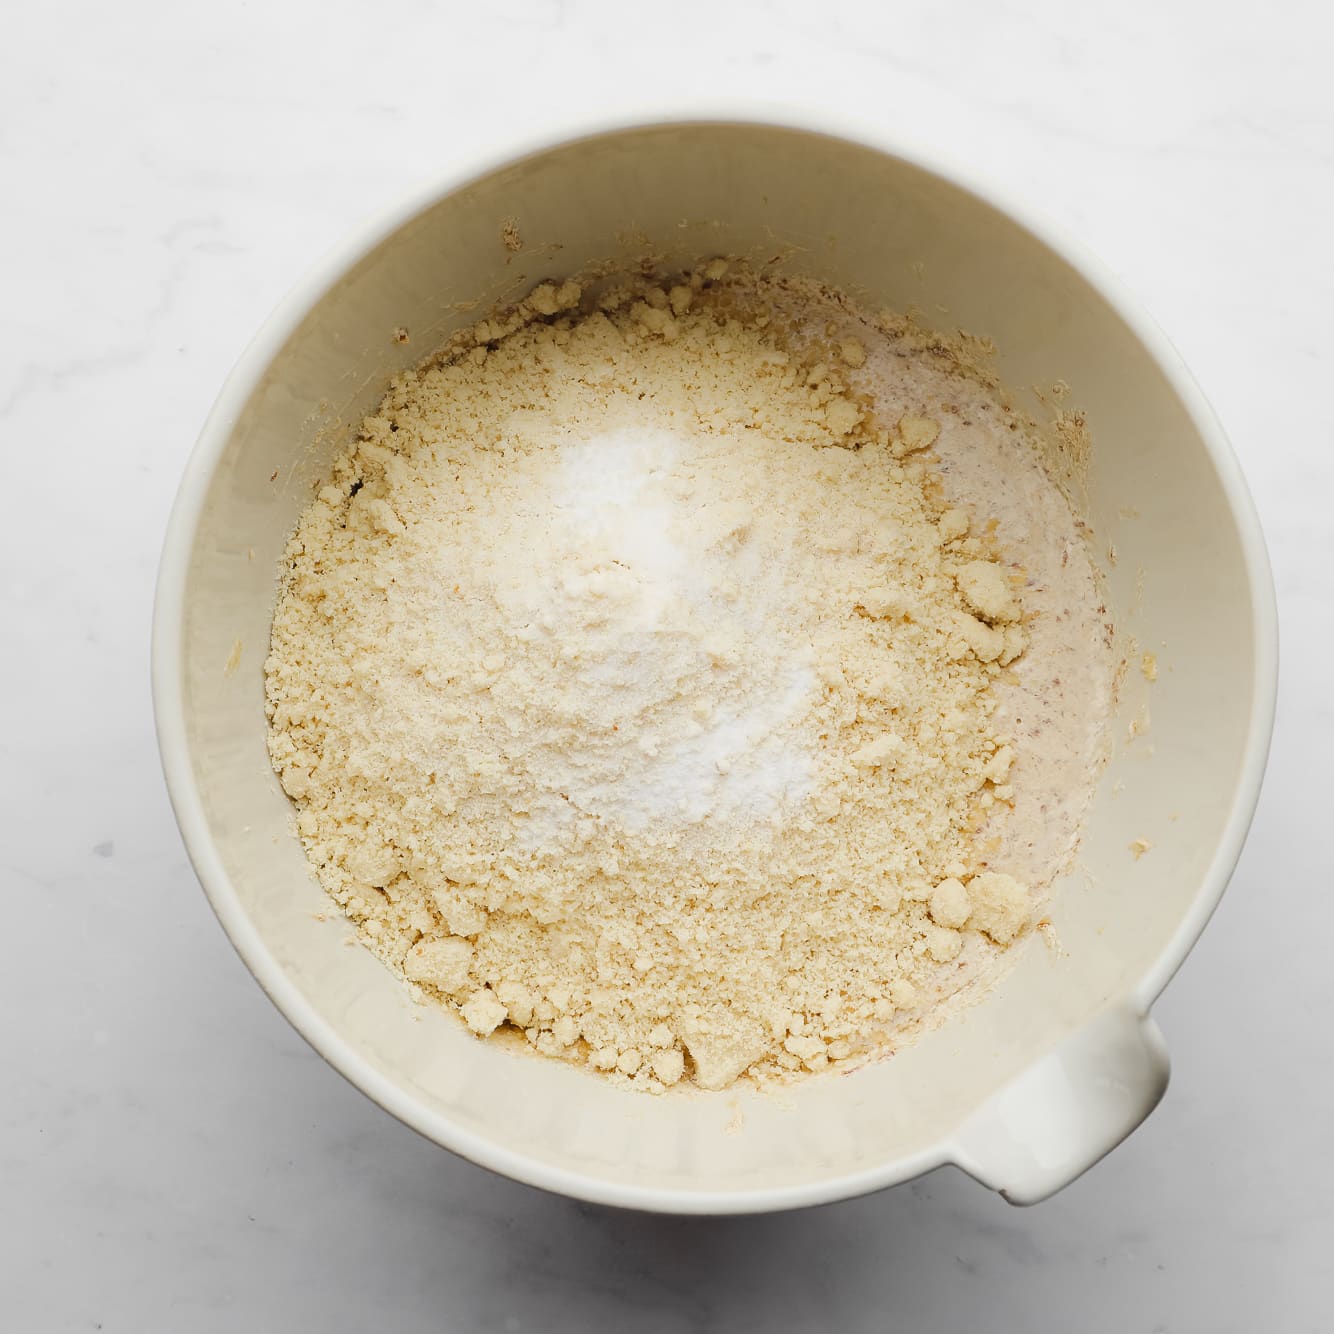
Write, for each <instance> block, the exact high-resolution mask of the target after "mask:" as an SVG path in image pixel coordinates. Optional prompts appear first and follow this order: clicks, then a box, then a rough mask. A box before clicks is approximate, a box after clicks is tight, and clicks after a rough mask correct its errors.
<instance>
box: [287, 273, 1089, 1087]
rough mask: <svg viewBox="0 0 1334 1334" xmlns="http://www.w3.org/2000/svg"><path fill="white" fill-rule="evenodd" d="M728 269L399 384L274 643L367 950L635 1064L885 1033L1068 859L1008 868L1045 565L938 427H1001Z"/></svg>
mask: <svg viewBox="0 0 1334 1334" xmlns="http://www.w3.org/2000/svg"><path fill="white" fill-rule="evenodd" d="M724 268H725V266H723V265H722V264H721V261H715V262H714V263H713V264H712V265H710V266H709V267H708V268H706V269H705V270H703V271H701V272H699V273H695V274H692V275H688V276H687V278H686V279H684V280H683V281H681V282H680V283H678V284H676V285H674V286H672V287H670V288H665V287H660V286H657V285H656V284H655V283H653V282H651V281H648V280H634V281H626V282H623V283H620V284H618V285H617V286H616V287H615V288H613V289H611V291H610V292H609V293H608V294H606V295H604V296H603V297H602V298H600V299H598V300H593V299H590V298H587V297H585V296H584V294H583V293H581V291H580V289H579V287H578V285H577V284H574V283H564V284H561V285H560V286H556V285H554V284H544V285H543V286H542V287H539V288H538V289H536V290H535V292H534V293H533V294H532V295H531V296H530V297H529V298H528V300H527V301H526V302H524V303H523V304H521V305H520V306H519V307H518V308H517V309H516V310H515V311H513V312H512V313H510V314H509V315H507V316H505V317H503V318H499V319H493V320H489V321H486V322H484V323H483V324H482V325H479V326H478V327H477V328H476V329H475V330H474V331H473V333H472V335H471V337H464V338H461V339H459V340H456V342H455V344H454V345H452V347H451V349H450V351H449V353H448V354H447V355H445V356H444V357H442V358H441V359H440V360H438V361H436V362H434V363H432V364H429V365H427V366H424V367H423V368H421V369H420V370H418V371H415V372H411V373H409V374H406V375H403V376H401V377H399V378H398V379H397V380H396V381H395V382H394V384H393V385H392V387H391V389H390V391H389V393H388V395H387V396H386V398H385V400H384V402H383V403H382V405H381V407H380V408H379V410H378V411H377V412H376V413H375V414H373V415H372V416H371V417H370V418H368V419H367V420H366V422H365V423H364V424H363V427H362V431H361V435H360V439H359V441H358V443H357V444H356V446H355V447H354V448H353V449H352V450H351V451H349V452H348V453H347V454H346V455H344V456H343V457H341V458H339V459H338V460H337V461H336V463H335V466H334V469H333V473H332V476H331V478H330V480H329V482H328V484H327V485H325V486H324V487H323V489H322V490H321V491H320V493H319V495H318V497H317V498H316V500H315V501H314V503H313V504H312V505H311V506H310V508H309V509H308V510H307V511H306V513H305V514H304V515H303V516H302V519H301V522H300V524H299V526H298V529H297V532H296V534H295V535H294V536H293V538H292V540H291V542H290V544H289V548H288V557H289V562H290V565H289V572H288V575H287V577H286V580H285V582H284V586H283V589H282V593H281V596H280V599H279V603H278V607H277V610H276V613H275V617H274V629H273V642H272V649H271V654H270V657H269V660H268V663H267V668H266V670H267V682H268V701H269V718H270V751H271V754H272V757H273V762H274V766H275V768H276V769H277V771H278V773H279V775H280V777H281V779H282V782H283V785H284V787H285V788H286V790H287V792H288V793H289V794H290V795H291V797H292V798H293V800H294V802H295V803H296V806H297V811H298V828H299V830H300V833H301V836H302V838H303V840H304V842H305V845H306V847H307V849H308V852H309V854H310V857H311V860H312V863H313V864H314V866H315V868H316V870H317V872H318V874H319V876H320V879H321V881H322V883H323V884H324V885H325V887H326V888H327V889H328V891H329V892H330V894H331V895H333V897H334V898H335V899H336V900H337V901H338V903H339V904H340V905H342V907H343V908H344V910H345V911H346V912H347V914H348V916H349V917H350V918H351V919H352V921H353V922H354V923H356V925H357V928H358V930H359V932H360V933H361V935H362V938H363V939H364V940H365V941H366V943H367V944H368V945H370V947H371V948H372V949H374V950H375V951H376V952H377V953H378V954H379V955H380V956H381V957H382V958H384V959H385V960H386V962H387V963H389V964H390V966H392V967H394V968H396V969H398V970H400V971H401V972H402V973H403V974H404V975H405V976H406V977H407V978H408V979H409V980H410V981H411V982H412V983H413V984H414V985H415V986H416V987H417V988H418V989H419V995H421V996H422V998H423V999H429V1000H432V1001H436V1002H440V1003H444V1004H446V1005H448V1006H450V1007H453V1008H454V1009H456V1010H457V1012H458V1013H459V1014H460V1015H461V1016H462V1018H463V1020H464V1022H465V1023H467V1024H468V1025H469V1027H471V1028H472V1029H473V1031H474V1032H476V1033H478V1034H479V1035H482V1036H486V1035H489V1034H491V1033H492V1032H494V1031H495V1030H496V1029H497V1028H500V1027H501V1026H508V1027H509V1028H511V1029H513V1030H517V1031H519V1032H521V1033H522V1034H523V1035H524V1036H525V1037H526V1039H527V1040H528V1042H529V1043H530V1044H531V1045H532V1046H533V1047H534V1048H535V1049H536V1050H537V1051H539V1052H542V1053H544V1054H546V1055H549V1056H556V1057H560V1058H562V1059H566V1060H571V1061H576V1062H580V1063H586V1064H588V1065H591V1066H592V1067H593V1068H594V1069H596V1070H600V1071H604V1072H606V1073H607V1074H608V1075H609V1076H611V1077H614V1078H617V1079H620V1080H622V1081H625V1082H628V1083H630V1084H632V1085H634V1086H635V1087H639V1088H644V1089H647V1090H651V1091H661V1090H662V1089H663V1088H665V1087H666V1086H669V1085H671V1084H674V1083H677V1082H678V1081H681V1080H683V1079H689V1080H693V1082H694V1083H696V1084H698V1085H700V1086H702V1087H705V1088H721V1087H725V1086H726V1085H727V1084H729V1083H731V1082H733V1081H734V1080H735V1079H737V1078H739V1077H741V1076H742V1075H743V1074H749V1075H750V1077H752V1078H759V1079H762V1078H766V1077H773V1076H788V1075H792V1074H795V1073H801V1072H808V1071H814V1070H819V1069H822V1068H824V1067H827V1066H829V1065H830V1064H831V1063H833V1064H843V1065H846V1064H848V1063H850V1062H854V1061H856V1060H859V1059H865V1058H866V1057H867V1056H868V1055H872V1054H874V1053H875V1052H877V1051H880V1050H884V1049H885V1048H886V1046H887V1044H889V1043H890V1042H892V1041H893V1040H894V1039H895V1038H896V1036H897V1035H900V1034H902V1033H903V1032H905V1031H906V1029H907V1028H908V1027H909V1026H911V1025H914V1024H917V1023H919V1022H920V1021H921V1020H922V1019H923V1017H924V1016H925V1015H927V1014H929V1013H930V1012H932V1008H933V1007H934V1006H935V1005H936V1003H937V1002H938V1001H939V1000H940V999H941V998H942V997H944V996H947V995H948V994H950V993H951V992H953V991H955V990H957V989H958V987H959V986H961V985H962V984H963V983H964V982H966V981H968V980H970V979H971V978H974V977H980V976H983V975H984V974H985V972H986V969H987V967H988V966H990V964H991V962H992V960H993V958H994V957H995V956H997V954H998V952H999V950H1000V948H1001V947H1002V946H1004V945H1006V944H1008V943H1009V942H1010V941H1012V940H1014V939H1015V938H1016V937H1017V936H1019V935H1020V934H1021V933H1022V931H1023V929H1024V927H1025V926H1026V925H1027V924H1028V922H1029V921H1030V919H1031V918H1032V916H1033V914H1034V907H1035V902H1036V900H1035V898H1034V895H1033V893H1032V890H1033V889H1034V888H1036V887H1037V884H1038V881H1035V880H1034V879H1033V877H1032V874H1031V870H1032V868H1034V867H1036V869H1037V870H1038V871H1039V872H1040V873H1041V876H1042V877H1045V876H1049V875H1050V874H1051V873H1053V872H1054V871H1055V870H1057V869H1059V867H1058V866H1057V865H1056V864H1055V862H1054V860H1052V861H1046V862H1044V861H1043V860H1042V859H1041V858H1040V857H1038V856H1037V853H1036V852H1035V851H1034V849H1035V847H1036V846H1037V845H1038V842H1040V840H1035V839H1033V838H1030V837H1027V836H1025V837H1024V838H1022V839H1021V840H1019V842H1020V843H1022V845H1023V847H1024V849H1025V852H1024V854H1023V855H1024V856H1025V857H1026V858H1027V861H1026V862H1025V864H1024V867H1021V866H1020V865H1019V864H1018V861H1016V860H1013V859H1012V860H1008V861H1006V860H1002V861H999V862H998V861H997V857H998V856H1005V855H1007V854H1006V852H1005V850H1006V849H1007V848H1012V847H1014V846H1015V843H1014V840H1010V841H1008V842H1007V829H1008V828H1009V820H1010V806H1011V803H1014V802H1016V800H1018V799H1017V798H1016V793H1017V792H1019V793H1022V790H1023V774H1024V766H1025V763H1026V760H1025V750H1024V742H1023V741H1021V739H1020V738H1019V736H1018V735H1017V730H1018V729H1017V726H1016V727H1012V726H1011V724H1010V722H1009V721H1008V719H1009V718H1010V716H1011V715H1015V716H1018V713H1019V709H1018V706H1017V705H1016V704H1014V701H1016V700H1020V699H1023V698H1025V697H1026V696H1025V693H1024V692H1025V691H1026V690H1029V691H1031V690H1032V689H1034V688H1035V687H1034V683H1043V685H1042V688H1043V690H1044V691H1046V692H1047V693H1050V692H1051V690H1053V689H1055V687H1054V686H1052V685H1051V682H1050V680H1048V678H1046V677H1044V676H1043V674H1042V672H1041V670H1037V671H1035V672H1033V673H1029V674H1028V675H1027V676H1025V675H1024V672H1025V669H1026V664H1027V658H1028V657H1029V656H1030V655H1029V654H1028V653H1026V649H1027V646H1028V644H1029V642H1030V636H1031V635H1036V636H1037V637H1038V640H1040V641H1041V642H1043V643H1046V642H1047V641H1046V640H1044V639H1042V636H1043V634H1044V627H1043V625H1042V624H1035V623H1034V620H1033V617H1034V615H1035V613H1033V612H1032V611H1031V609H1030V605H1029V604H1030V602H1032V604H1033V606H1037V607H1042V608H1045V607H1046V606H1047V605H1048V602H1049V601H1050V599H1051V597H1052V596H1053V594H1052V593H1051V590H1050V588H1046V587H1042V588H1039V587H1034V588H1031V589H1030V588H1026V587H1025V578H1024V575H1023V573H1022V571H1018V570H1016V569H1014V568H1013V567H1012V566H1011V565H1008V564H1005V563H1002V561H1001V560H999V559H998V557H999V556H1000V554H1001V552H1000V547H999V546H998V545H997V539H996V538H994V537H993V536H991V535H989V522H988V521H989V518H990V517H991V516H990V515H988V514H987V512H986V511H985V510H984V509H979V508H978V507H977V506H975V505H972V504H969V503H966V502H965V501H963V500H961V498H960V497H959V496H957V495H952V496H950V497H949V499H948V500H947V499H946V497H945V496H944V495H943V494H942V493H941V489H940V487H939V486H938V485H937V482H936V473H935V472H934V471H933V468H932V459H933V455H932V454H931V452H930V451H932V450H933V449H936V448H942V449H943V448H944V447H945V446H947V445H949V444H950V443H951V442H952V441H954V440H955V439H956V438H957V437H958V433H959V432H960V431H963V430H965V429H966V430H968V431H981V432H983V433H989V436H988V438H994V439H995V440H997V441H1003V442H1004V443H1005V447H1006V448H1009V449H1011V451H1013V449H1014V448H1015V447H1016V445H1017V441H1014V437H1012V435H1011V433H1010V428H1011V422H1010V421H1009V419H1008V418H1007V417H1006V415H1005V414H1004V412H1003V411H1002V410H1000V409H999V408H998V407H997V406H996V404H995V403H994V401H993V400H992V398H991V397H990V395H989V393H988V391H986V390H985V389H984V388H983V387H982V386H980V385H979V384H977V383H975V382H973V381H970V380H967V379H965V378H964V377H962V376H951V375H950V374H949V372H948V368H945V369H942V363H941V360H940V358H939V357H937V356H934V355H932V354H931V352H930V351H929V350H921V349H918V348H915V347H913V346H912V345H911V343H910V341H907V340H903V339H901V338H897V337H896V335H895V334H894V332H893V331H892V329H891V328H889V327H888V326H881V327H880V328H877V326H875V325H873V324H870V323H865V324H858V325H857V330H858V332H857V333H856V336H853V333H852V331H850V330H849V329H848V328H847V327H846V326H847V324H848V318H844V317H840V318H841V319H842V323H841V324H839V322H838V321H837V320H835V319H833V318H832V317H831V312H832V311H833V310H834V307H833V306H831V305H825V306H821V305H820V304H819V302H818V301H817V300H816V299H815V298H813V297H809V296H802V295H801V294H800V293H797V292H795V290H794V289H792V288H791V287H785V286H784V285H782V284H780V283H777V282H773V281H759V280H755V279H751V278H747V277H744V276H743V277H741V278H729V279H727V280H726V281H719V280H720V279H722V277H723V271H724ZM838 309H839V310H843V309H845V308H844V307H841V306H840V307H838ZM803 312H807V313H805V314H804V313H803ZM942 390H943V392H942ZM989 414H990V415H989ZM1012 442H1013V443H1012ZM1061 504H1062V505H1063V502H1061ZM1061 512H1063V513H1065V514H1066V516H1067V519H1068V511H1067V510H1062V511H1061ZM1044 514H1047V517H1046V520H1045V521H1046V523H1047V526H1048V527H1054V528H1055V529H1060V525H1059V524H1058V523H1056V524H1054V522H1053V521H1052V519H1051V517H1050V514H1049V513H1047V512H1045V511H1044ZM1063 531H1064V530H1063V529H1062V530H1061V532H1063ZM999 536H1001V537H1003V534H1001V535H999ZM1056 538H1057V539H1059V538H1060V532H1057V533H1056ZM1052 564H1053V566H1059V567H1061V568H1064V566H1065V565H1066V564H1068V558H1067V559H1064V560H1061V561H1053V562H1052ZM1043 569H1044V570H1045V569H1046V567H1045V566H1044V567H1043ZM1063 577H1064V576H1063V575H1062V576H1058V577H1057V580H1056V585H1057V586H1059V588H1061V589H1063V590H1065V591H1066V592H1067V593H1070V596H1071V597H1074V596H1075V593H1077V592H1078V591H1079V590H1080V589H1082V587H1083V585H1076V584H1063V583H1060V579H1061V578H1063ZM1089 587H1090V589H1091V587H1092V585H1091V583H1090V585H1089ZM1071 590H1074V592H1071ZM1044 599H1047V601H1044ZM1057 619H1059V617H1058V618H1057ZM1070 623H1071V624H1076V625H1079V626H1082V625H1083V624H1084V622H1083V621H1080V620H1079V619H1078V618H1077V617H1076V618H1075V619H1074V620H1073V621H1071V622H1070ZM1061 661H1062V663H1063V664H1064V663H1065V659H1064V658H1063V659H1061ZM1071 679H1073V678H1071ZM1078 679H1079V681H1080V682H1081V687H1080V688H1081V689H1083V688H1084V686H1083V683H1084V680H1085V678H1082V677H1080V678H1078ZM1092 679H1093V678H1092V676H1090V677H1089V678H1088V681H1089V682H1090V684H1088V687H1087V696H1088V697H1087V699H1083V700H1071V699H1066V700H1065V701H1064V702H1063V703H1062V705H1061V707H1062V708H1063V709H1064V711H1065V712H1064V713H1061V714H1060V716H1061V717H1065V716H1066V715H1069V716H1070V717H1074V716H1075V715H1077V714H1079V713H1080V711H1081V707H1083V711H1084V712H1085V713H1086V714H1087V715H1088V716H1089V717H1094V716H1096V715H1097V711H1098V709H1099V708H1105V701H1104V700H1102V699H1101V698H1100V697H1099V696H1098V694H1097V691H1096V690H1095V689H1094V687H1093V685H1092V684H1091V682H1092ZM1059 684H1060V682H1059V680H1057V681H1056V686H1059ZM1066 689H1067V691H1068V689H1069V687H1068V686H1067V687H1066ZM1007 701H1008V702H1007ZM998 716H1004V717H1005V718H1006V719H1007V721H1006V722H1005V724H1004V728H1003V729H1002V727H999V726H998V725H997V721H996V720H997V717H998ZM1040 716H1042V717H1047V716H1056V715H1055V714H1051V713H1050V711H1048V712H1044V713H1042V714H1041V715H1040ZM1065 735H1066V734H1065V733H1062V735H1061V736H1051V735H1049V736H1045V737H1042V738H1040V739H1039V738H1037V736H1036V734H1035V733H1034V731H1033V729H1032V728H1031V727H1029V728H1028V729H1027V730H1026V731H1025V733H1024V736H1025V737H1028V738H1031V739H1032V743H1033V745H1034V746H1035V747H1039V748H1040V747H1041V746H1046V747H1048V748H1049V749H1051V750H1053V751H1055V749H1057V748H1058V747H1059V746H1060V744H1061V742H1062V736H1065ZM1070 735H1073V733H1071V734H1070ZM1067 749H1069V747H1067ZM1037 771H1039V772H1042V773H1044V774H1045V773H1047V772H1048V770H1047V769H1043V768H1041V766H1040V765H1039V766H1038V770H1037ZM1086 777H1087V775H1086ZM1087 781H1088V782H1089V783H1091V781H1092V779H1091V777H1087ZM1071 809H1072V810H1073V809H1075V807H1074V806H1073V805H1072V806H1071ZM1024 828H1025V829H1026V828H1027V826H1024ZM1056 851H1057V852H1059V853H1062V854H1063V853H1064V852H1066V851H1068V848H1066V847H1062V848H1060V849H1057V850H1056ZM1016 856H1018V854H1016ZM1025 868H1028V869H1025ZM1021 877H1027V879H1024V878H1021Z"/></svg>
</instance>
